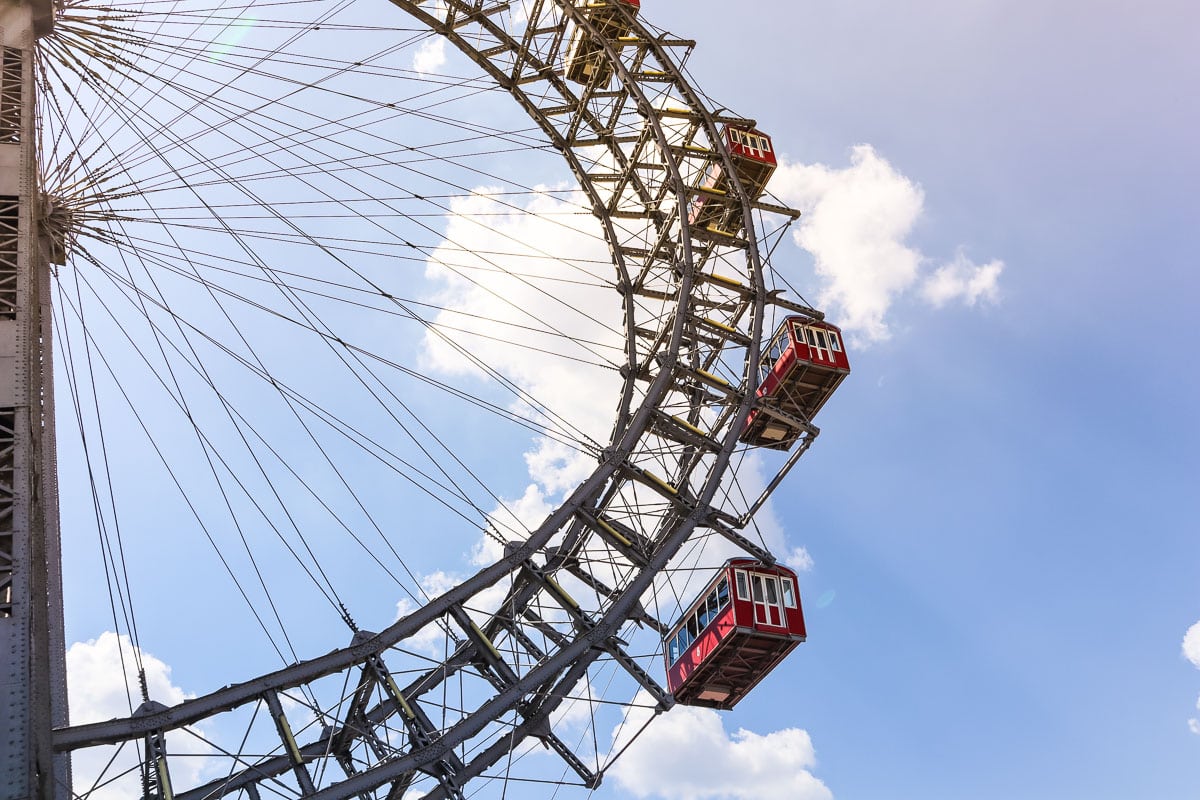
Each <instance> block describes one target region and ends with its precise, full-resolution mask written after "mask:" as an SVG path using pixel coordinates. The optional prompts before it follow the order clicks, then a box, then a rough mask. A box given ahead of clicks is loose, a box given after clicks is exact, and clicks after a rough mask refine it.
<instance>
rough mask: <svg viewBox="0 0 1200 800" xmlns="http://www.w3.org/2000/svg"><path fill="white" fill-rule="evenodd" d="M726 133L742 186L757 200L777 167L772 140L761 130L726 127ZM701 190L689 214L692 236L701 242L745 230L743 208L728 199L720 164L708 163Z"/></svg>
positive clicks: (723, 173) (726, 185) (726, 139)
mask: <svg viewBox="0 0 1200 800" xmlns="http://www.w3.org/2000/svg"><path fill="white" fill-rule="evenodd" d="M724 132H725V146H726V147H727V148H728V149H729V156H730V158H731V160H732V161H733V164H734V167H735V169H736V170H737V175H738V178H739V179H740V180H741V182H742V187H743V188H744V189H745V190H746V192H747V193H748V194H749V195H750V197H751V198H752V199H755V200H757V199H758V198H759V197H761V196H762V193H763V192H765V191H766V189H767V181H769V180H770V179H771V174H772V173H773V172H775V167H776V164H777V162H776V161H775V150H774V148H773V147H772V146H771V137H770V136H767V135H766V134H765V133H763V132H762V131H756V130H753V129H750V128H737V127H734V126H733V125H726V126H725V131H724ZM699 189H700V191H699V193H698V194H697V196H696V199H695V200H693V201H692V207H691V210H690V211H689V213H688V222H689V223H690V224H691V226H692V234H693V235H695V236H696V237H698V238H702V239H703V238H707V237H711V236H729V237H733V236H737V235H738V233H739V232H740V231H741V230H742V209H741V206H739V205H738V204H736V203H730V202H729V200H728V195H729V181H728V179H727V177H726V175H725V171H724V169H723V167H722V164H721V162H720V161H710V162H708V166H706V167H705V169H704V178H703V180H701V182H700V186H699Z"/></svg>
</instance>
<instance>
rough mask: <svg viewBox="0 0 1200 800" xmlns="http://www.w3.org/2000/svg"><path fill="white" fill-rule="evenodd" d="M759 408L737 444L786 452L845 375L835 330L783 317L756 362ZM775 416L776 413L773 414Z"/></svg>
mask: <svg viewBox="0 0 1200 800" xmlns="http://www.w3.org/2000/svg"><path fill="white" fill-rule="evenodd" d="M759 366H760V370H759V371H760V375H761V378H760V381H761V383H760V384H759V387H758V398H759V405H760V406H761V407H760V408H756V409H754V410H753V411H751V412H750V417H749V418H748V419H747V420H746V429H745V430H744V431H743V432H742V437H741V439H742V441H743V442H747V443H748V444H753V445H758V446H760V447H771V448H775V449H787V448H788V447H790V446H791V445H792V443H793V442H794V441H795V440H796V437H797V436H799V435H800V433H801V431H802V430H803V428H802V425H801V423H805V424H806V423H809V422H811V421H812V419H813V417H815V416H816V415H817V412H818V411H820V410H821V406H823V405H825V401H826V400H828V399H829V397H830V395H832V394H833V392H834V390H835V389H837V387H838V386H840V385H841V383H842V381H843V380H845V378H846V376H847V375H849V374H850V360H849V359H848V358H847V357H846V348H845V347H844V346H843V342H842V332H841V330H839V329H838V327H837V326H836V325H830V324H829V323H828V322H818V321H817V320H814V319H809V318H808V317H799V316H796V317H788V318H787V319H785V320H784V321H783V324H782V325H780V326H779V329H778V330H777V331H775V335H774V336H773V337H772V338H771V343H770V344H769V345H768V346H767V347H766V348H765V349H764V350H763V354H762V358H761V359H760V360H759ZM776 412H777V413H776Z"/></svg>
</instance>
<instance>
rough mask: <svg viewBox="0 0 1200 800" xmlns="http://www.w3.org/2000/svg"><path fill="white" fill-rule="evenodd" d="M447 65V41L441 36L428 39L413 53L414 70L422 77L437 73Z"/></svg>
mask: <svg viewBox="0 0 1200 800" xmlns="http://www.w3.org/2000/svg"><path fill="white" fill-rule="evenodd" d="M445 63H446V40H445V39H443V38H442V37H441V36H433V37H430V38H429V39H426V40H425V41H424V42H423V43H422V44H421V46H420V47H418V48H417V51H416V52H415V53H413V69H415V70H416V71H417V72H419V73H421V74H422V75H428V74H429V73H431V72H437V71H438V70H439V69H441V68H442V66H444V65H445Z"/></svg>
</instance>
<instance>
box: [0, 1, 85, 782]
mask: <svg viewBox="0 0 1200 800" xmlns="http://www.w3.org/2000/svg"><path fill="white" fill-rule="evenodd" d="M53 22H54V5H53V0H0V798H3V800H10V799H14V798H20V799H21V800H27V799H32V798H37V799H38V800H50V798H65V797H69V796H70V769H69V762H68V760H67V759H66V758H65V757H64V756H62V755H57V756H56V755H54V754H53V751H52V747H51V729H52V728H53V727H55V726H60V725H65V724H66V722H67V686H66V666H65V660H64V647H63V644H64V643H63V615H62V575H61V567H60V552H61V551H60V545H59V530H58V485H57V479H56V471H55V460H54V459H55V454H54V418H53V414H52V406H53V397H54V393H53V365H52V361H51V315H50V285H49V284H50V266H49V261H50V258H51V254H50V248H49V246H48V243H47V241H46V240H44V239H43V237H42V236H41V235H40V230H41V229H42V227H43V226H42V223H41V221H42V219H43V218H44V217H45V216H46V215H47V214H48V211H49V204H48V201H47V200H46V198H44V197H43V195H42V191H41V188H40V182H39V180H38V157H37V156H38V154H37V114H36V102H37V100H36V97H35V95H34V86H35V82H34V43H35V41H36V40H37V39H38V38H39V37H41V36H44V35H46V34H47V33H49V31H50V30H51V27H52V25H53Z"/></svg>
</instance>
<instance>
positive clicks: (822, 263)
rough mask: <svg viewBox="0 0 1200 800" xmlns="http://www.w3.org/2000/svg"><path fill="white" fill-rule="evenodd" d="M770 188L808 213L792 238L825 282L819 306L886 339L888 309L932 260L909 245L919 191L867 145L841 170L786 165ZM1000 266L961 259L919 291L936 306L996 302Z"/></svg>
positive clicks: (866, 335)
mask: <svg viewBox="0 0 1200 800" xmlns="http://www.w3.org/2000/svg"><path fill="white" fill-rule="evenodd" d="M771 191H772V192H773V193H774V194H776V195H777V196H779V197H780V198H782V199H783V200H785V201H786V202H788V203H789V204H791V205H793V206H795V207H796V208H798V209H800V210H801V211H803V212H804V216H803V217H801V220H800V224H799V228H798V229H797V231H796V232H795V234H794V239H795V242H796V244H798V245H799V246H800V247H802V248H803V249H804V250H807V251H808V252H809V253H810V254H811V255H812V257H813V260H814V263H815V267H816V272H817V276H818V277H819V278H821V279H822V288H821V290H820V294H819V296H818V301H819V303H818V304H819V305H821V306H832V307H834V309H835V317H836V318H837V319H838V321H839V324H841V325H842V326H843V327H844V328H845V329H846V330H848V331H850V332H852V333H855V334H857V335H858V337H860V339H862V340H865V341H868V342H870V341H882V340H885V339H887V338H889V337H890V335H891V332H890V330H889V327H888V323H887V313H888V311H889V310H890V308H891V307H892V305H893V303H894V302H895V301H896V299H897V298H898V297H900V296H901V295H903V294H904V293H906V292H908V291H909V290H911V289H912V288H914V287H915V286H917V285H918V283H919V282H921V278H922V272H923V271H924V270H925V268H926V266H927V264H928V263H929V259H927V258H926V257H925V256H924V255H923V254H922V253H921V252H920V250H918V249H917V248H915V247H913V246H912V245H911V244H909V243H908V238H909V236H910V235H911V234H912V231H913V228H914V226H915V225H916V222H917V220H918V219H919V218H920V216H921V214H922V212H923V210H924V205H925V194H924V192H923V191H922V189H921V187H920V186H919V185H918V184H917V183H916V182H915V181H913V180H912V179H911V178H908V177H906V176H905V175H903V174H901V173H900V172H899V171H898V170H896V168H895V167H893V166H892V165H891V164H890V163H889V162H888V161H887V159H885V158H883V157H882V156H880V155H879V154H878V153H877V152H876V151H875V149H874V148H873V147H871V146H870V145H865V144H863V145H858V146H857V147H854V148H853V149H852V150H851V153H850V166H848V167H845V168H841V169H837V168H833V167H828V166H825V165H824V164H794V163H788V162H783V163H781V165H780V167H779V169H778V170H777V171H776V173H775V176H774V177H773V178H772V180H771ZM1002 269H1003V264H1002V263H1001V262H1000V261H991V262H989V263H987V264H985V265H983V266H976V265H975V264H972V263H971V262H970V261H968V260H967V259H966V258H965V257H964V256H962V255H961V254H959V255H958V256H957V257H956V258H955V260H954V261H953V262H951V263H949V264H945V265H943V266H941V267H938V268H936V269H934V270H933V274H932V275H930V276H929V277H927V278H926V279H925V280H924V282H923V283H921V288H922V292H921V294H922V296H923V297H924V299H925V300H927V301H928V302H930V303H932V304H933V305H934V306H942V305H945V304H946V303H948V302H950V301H952V300H961V301H962V302H964V303H966V304H967V305H975V304H976V303H978V302H979V301H981V300H989V301H995V300H996V298H997V293H998V288H997V280H998V278H999V275H1000V272H1001V271H1002Z"/></svg>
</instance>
